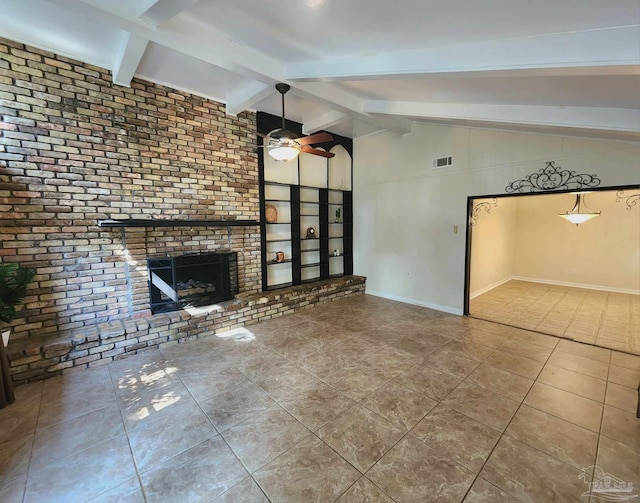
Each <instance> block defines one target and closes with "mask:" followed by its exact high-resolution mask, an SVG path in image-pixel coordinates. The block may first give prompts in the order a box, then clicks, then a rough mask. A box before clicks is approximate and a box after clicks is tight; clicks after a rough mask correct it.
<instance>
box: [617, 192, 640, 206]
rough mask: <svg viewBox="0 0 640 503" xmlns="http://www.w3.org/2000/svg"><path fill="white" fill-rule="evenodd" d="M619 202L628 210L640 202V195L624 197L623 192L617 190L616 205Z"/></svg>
mask: <svg viewBox="0 0 640 503" xmlns="http://www.w3.org/2000/svg"><path fill="white" fill-rule="evenodd" d="M621 201H624V204H625V205H626V206H627V209H628V210H630V209H631V208H632V207H633V206H636V205H637V204H638V203H639V202H640V193H638V194H631V195H628V196H625V194H624V190H619V191H618V192H616V203H619V202H621Z"/></svg>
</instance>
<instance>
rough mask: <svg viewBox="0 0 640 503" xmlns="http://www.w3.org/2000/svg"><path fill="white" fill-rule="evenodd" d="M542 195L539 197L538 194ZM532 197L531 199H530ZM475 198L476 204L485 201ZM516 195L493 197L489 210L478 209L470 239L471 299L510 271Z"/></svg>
mask: <svg viewBox="0 0 640 503" xmlns="http://www.w3.org/2000/svg"><path fill="white" fill-rule="evenodd" d="M541 197H542V196H541ZM532 199H533V198H532ZM491 201H492V200H490V199H478V200H476V204H477V203H483V202H486V203H489V204H490V205H491V204H492V203H491ZM516 209H517V198H515V197H514V198H511V197H510V198H500V199H497V200H495V207H494V206H493V205H491V206H490V210H491V212H490V213H486V212H485V211H483V210H480V211H479V212H478V217H477V219H476V223H475V224H474V226H473V229H472V232H473V239H472V240H471V264H472V267H471V277H470V289H469V290H470V292H471V298H473V297H476V296H478V295H480V294H482V293H484V292H486V291H488V290H491V289H492V288H495V287H496V286H498V285H500V284H502V283H504V282H506V281H509V280H510V279H511V276H513V274H514V272H513V271H514V262H515V260H514V259H515V244H516V226H517V223H516Z"/></svg>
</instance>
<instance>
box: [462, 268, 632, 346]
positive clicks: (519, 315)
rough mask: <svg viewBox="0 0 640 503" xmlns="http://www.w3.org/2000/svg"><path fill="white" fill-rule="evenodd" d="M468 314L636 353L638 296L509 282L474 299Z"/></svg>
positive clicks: (526, 282)
mask: <svg viewBox="0 0 640 503" xmlns="http://www.w3.org/2000/svg"><path fill="white" fill-rule="evenodd" d="M469 311H470V314H471V316H474V317H476V318H480V319H483V320H488V321H495V322H497V323H503V324H505V325H512V326H514V327H518V328H524V329H526V330H535V331H536V332H542V333H545V334H551V335H557V336H559V337H566V338H568V339H573V340H576V341H580V342H586V343H587V344H595V345H597V346H601V347H605V348H610V349H616V350H619V351H625V352H628V353H634V354H640V295H630V294H623V293H612V292H602V291H598V290H587V289H584V288H571V287H566V286H557V285H545V284H542V283H532V282H528V281H513V280H512V281H509V282H508V283H505V284H503V285H500V286H499V287H497V288H494V289H493V290H490V291H488V292H487V293H485V294H482V295H480V296H478V297H476V298H475V299H472V300H471V302H470V305H469Z"/></svg>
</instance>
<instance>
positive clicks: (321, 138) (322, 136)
mask: <svg viewBox="0 0 640 503" xmlns="http://www.w3.org/2000/svg"><path fill="white" fill-rule="evenodd" d="M331 140H333V136H331V135H330V134H329V133H316V134H312V135H311V136H303V137H302V138H297V139H296V141H297V142H298V143H299V144H300V145H312V144H314V143H324V142H326V141H331Z"/></svg>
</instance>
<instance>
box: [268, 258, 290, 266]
mask: <svg viewBox="0 0 640 503" xmlns="http://www.w3.org/2000/svg"><path fill="white" fill-rule="evenodd" d="M289 262H291V259H290V258H288V259H285V260H278V261H276V262H274V261H273V260H270V261H269V262H268V265H280V264H287V263H289Z"/></svg>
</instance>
